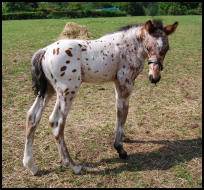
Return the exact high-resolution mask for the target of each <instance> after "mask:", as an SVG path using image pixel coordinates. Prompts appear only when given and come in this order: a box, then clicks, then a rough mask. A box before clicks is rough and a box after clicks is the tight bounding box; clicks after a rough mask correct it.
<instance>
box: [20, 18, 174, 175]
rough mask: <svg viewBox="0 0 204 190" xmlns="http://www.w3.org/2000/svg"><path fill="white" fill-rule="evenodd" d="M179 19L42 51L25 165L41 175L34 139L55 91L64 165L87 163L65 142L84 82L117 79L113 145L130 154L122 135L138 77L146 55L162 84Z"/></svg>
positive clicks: (36, 63)
mask: <svg viewBox="0 0 204 190" xmlns="http://www.w3.org/2000/svg"><path fill="white" fill-rule="evenodd" d="M177 25H178V23H177V22H175V23H174V24H172V25H168V26H166V27H163V25H162V22H161V21H158V20H157V21H153V22H152V21H147V22H146V23H144V24H139V25H132V26H126V27H123V28H121V29H119V30H118V31H116V32H114V33H111V34H108V35H105V36H103V37H101V38H99V39H97V40H86V41H84V40H68V39H67V40H59V41H57V42H55V43H53V44H51V45H49V46H47V47H45V48H43V49H40V50H38V51H37V52H36V53H35V54H34V55H33V57H32V60H31V72H32V82H33V89H34V93H35V95H36V99H35V101H34V103H33V105H32V106H31V108H30V109H29V111H28V113H27V120H26V141H25V150H24V158H23V164H24V166H25V167H27V168H29V169H30V171H31V172H32V173H33V174H34V175H36V174H37V173H38V167H37V166H36V165H35V164H34V161H33V152H32V147H33V140H34V133H35V130H36V127H37V125H38V123H39V121H40V118H41V115H42V112H43V109H44V107H45V106H46V104H47V102H48V101H49V99H50V98H51V96H52V95H53V94H54V92H56V95H57V100H56V103H55V106H54V110H53V112H52V114H51V115H50V117H49V125H50V126H51V128H52V132H53V135H54V137H55V139H56V144H57V148H58V151H59V154H60V157H61V160H62V163H63V165H64V166H69V167H71V168H72V170H73V171H74V173H76V174H78V173H80V171H81V169H82V166H80V165H76V164H75V163H74V162H73V160H72V159H71V157H70V155H69V152H68V150H67V147H66V144H65V141H64V126H65V122H66V117H67V114H68V112H69V110H70V107H71V104H72V102H73V99H74V97H75V96H76V94H77V91H78V89H79V87H80V85H81V83H82V82H107V81H113V82H114V83H115V91H116V102H117V119H116V127H115V142H114V147H115V149H116V150H117V152H118V154H119V156H120V158H126V157H127V153H126V151H125V150H124V149H123V145H122V137H123V136H124V133H123V126H124V124H125V121H126V118H127V114H128V105H129V98H130V94H131V91H132V89H133V86H134V81H135V78H136V77H137V76H138V74H139V73H140V72H141V71H142V69H143V67H144V64H145V59H147V61H148V64H149V80H150V81H151V82H152V83H155V84H156V83H157V82H158V81H159V80H160V78H161V76H160V71H161V70H162V62H163V60H164V57H165V54H166V52H167V51H168V49H169V45H168V35H169V34H171V33H173V32H174V31H175V30H176V27H177Z"/></svg>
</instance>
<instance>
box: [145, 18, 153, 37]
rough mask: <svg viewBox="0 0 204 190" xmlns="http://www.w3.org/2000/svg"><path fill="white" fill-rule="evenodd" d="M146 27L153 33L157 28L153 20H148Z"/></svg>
mask: <svg viewBox="0 0 204 190" xmlns="http://www.w3.org/2000/svg"><path fill="white" fill-rule="evenodd" d="M145 29H146V30H147V32H148V33H149V34H151V33H153V32H154V30H155V27H154V25H153V24H152V21H151V20H148V21H147V22H146V23H145Z"/></svg>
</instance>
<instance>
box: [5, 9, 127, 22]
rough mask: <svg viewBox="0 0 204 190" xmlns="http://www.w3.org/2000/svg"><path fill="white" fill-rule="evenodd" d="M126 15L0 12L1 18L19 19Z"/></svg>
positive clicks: (115, 13) (89, 11)
mask: <svg viewBox="0 0 204 190" xmlns="http://www.w3.org/2000/svg"><path fill="white" fill-rule="evenodd" d="M117 16H127V13H126V12H125V11H95V10H83V11H82V10H79V11H37V12H15V13H4V14H2V20H20V19H45V18H62V17H69V18H82V17H117Z"/></svg>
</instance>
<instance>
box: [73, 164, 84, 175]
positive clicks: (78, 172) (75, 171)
mask: <svg viewBox="0 0 204 190" xmlns="http://www.w3.org/2000/svg"><path fill="white" fill-rule="evenodd" d="M73 170H74V173H75V174H80V173H81V170H82V166H80V165H79V166H74V167H73Z"/></svg>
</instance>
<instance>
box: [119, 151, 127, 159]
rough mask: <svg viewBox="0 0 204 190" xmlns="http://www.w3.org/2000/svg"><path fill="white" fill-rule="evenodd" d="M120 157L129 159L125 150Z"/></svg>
mask: <svg viewBox="0 0 204 190" xmlns="http://www.w3.org/2000/svg"><path fill="white" fill-rule="evenodd" d="M119 157H120V158H121V159H127V152H125V151H124V150H123V151H122V152H121V153H119Z"/></svg>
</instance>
